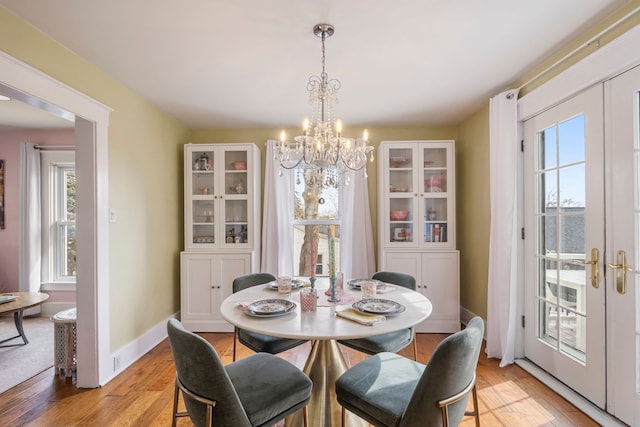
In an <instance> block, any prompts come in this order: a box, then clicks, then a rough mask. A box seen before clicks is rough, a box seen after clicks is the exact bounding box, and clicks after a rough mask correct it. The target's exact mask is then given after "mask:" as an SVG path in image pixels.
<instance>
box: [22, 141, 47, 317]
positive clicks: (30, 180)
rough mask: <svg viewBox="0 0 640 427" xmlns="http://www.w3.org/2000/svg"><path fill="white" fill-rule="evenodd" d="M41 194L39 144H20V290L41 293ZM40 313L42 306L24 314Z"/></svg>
mask: <svg viewBox="0 0 640 427" xmlns="http://www.w3.org/2000/svg"><path fill="white" fill-rule="evenodd" d="M40 199H41V191H40V150H38V149H37V148H36V146H35V144H30V143H26V142H23V143H22V144H20V258H19V272H18V288H19V289H20V291H22V292H38V291H40V285H41V281H42V265H41V264H42V263H41V259H42V251H41V247H42V245H41V242H42V235H41V229H42V218H41V202H40ZM37 313H40V307H36V308H32V309H28V310H25V312H24V315H27V316H28V315H33V314H37Z"/></svg>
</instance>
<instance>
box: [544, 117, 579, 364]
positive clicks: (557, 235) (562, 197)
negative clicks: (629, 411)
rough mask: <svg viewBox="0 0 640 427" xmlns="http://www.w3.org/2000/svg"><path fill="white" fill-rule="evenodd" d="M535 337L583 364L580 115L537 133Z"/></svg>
mask: <svg viewBox="0 0 640 427" xmlns="http://www.w3.org/2000/svg"><path fill="white" fill-rule="evenodd" d="M536 149H537V152H536V156H537V159H538V160H537V162H536V164H537V165H538V169H537V170H536V174H537V176H538V193H537V200H536V203H535V206H537V207H538V213H537V216H538V219H537V224H538V227H539V229H538V233H537V239H538V242H537V245H536V247H537V248H538V254H537V256H538V257H539V258H540V261H539V265H540V266H541V267H540V268H539V272H538V274H539V278H538V314H539V316H540V318H539V321H538V328H539V329H538V337H539V339H541V340H543V341H545V342H546V343H547V344H549V345H551V346H553V347H554V348H556V349H557V350H558V351H560V352H562V353H563V354H566V355H568V356H570V357H572V358H575V359H578V360H580V361H585V359H586V355H585V346H584V344H585V343H584V337H585V334H586V301H585V300H586V292H585V284H586V279H587V278H586V274H587V270H586V269H585V266H584V264H582V263H581V261H584V260H585V252H586V251H585V225H584V224H585V222H584V212H585V207H586V203H585V200H586V199H585V172H584V171H585V169H584V168H585V159H584V156H585V149H584V116H583V115H580V116H577V117H574V118H572V119H570V120H567V121H564V122H561V123H559V124H558V125H556V126H551V127H548V128H546V129H544V130H542V131H540V132H538V134H537V144H536Z"/></svg>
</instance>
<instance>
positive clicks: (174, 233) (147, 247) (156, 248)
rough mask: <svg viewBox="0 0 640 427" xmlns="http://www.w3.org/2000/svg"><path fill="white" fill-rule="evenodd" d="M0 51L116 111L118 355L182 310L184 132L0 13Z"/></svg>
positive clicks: (114, 343)
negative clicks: (144, 334)
mask: <svg viewBox="0 0 640 427" xmlns="http://www.w3.org/2000/svg"><path fill="white" fill-rule="evenodd" d="M0 51H4V52H6V53H7V54H9V55H11V56H13V57H14V58H17V59H18V60H20V61H22V62H24V63H26V64H28V65H30V66H32V67H34V68H36V69H38V70H40V71H42V72H43V73H45V74H48V75H49V76H51V77H53V78H54V79H57V80H59V81H61V82H63V83H65V84H67V85H69V86H71V87H72V88H74V89H76V90H78V91H80V92H82V93H84V94H86V95H88V96H90V97H92V98H94V99H96V100H97V101H99V102H102V103H103V104H105V105H107V106H109V107H111V108H112V109H113V112H112V113H111V116H110V126H109V160H108V161H109V204H110V206H111V207H112V208H114V209H116V210H117V212H118V220H117V222H116V223H114V224H111V226H110V230H109V245H110V251H109V256H110V271H109V274H110V307H111V309H110V316H111V322H110V330H111V336H110V343H111V351H115V350H117V349H119V348H120V347H122V346H124V345H126V344H127V343H129V342H131V341H132V340H134V339H136V338H137V337H139V336H140V335H142V334H143V333H144V332H145V331H147V330H148V329H150V328H151V327H153V326H155V325H156V324H157V323H159V322H160V321H161V320H162V319H164V318H166V317H168V316H169V315H171V314H173V313H175V312H176V311H178V310H179V262H178V253H179V251H180V249H181V248H182V184H181V181H182V180H181V176H182V160H181V159H182V144H183V143H184V142H186V140H187V128H186V127H185V126H183V125H181V124H180V123H179V122H178V121H176V120H175V119H173V118H172V117H170V116H168V115H167V114H165V113H163V112H161V111H159V110H158V109H157V108H155V107H154V106H152V105H151V104H150V103H149V102H147V101H146V100H144V99H143V98H142V97H140V96H139V95H137V94H135V93H134V92H132V91H131V90H129V89H128V88H127V87H125V86H124V85H122V84H120V83H118V82H117V81H115V80H114V79H113V78H111V77H110V76H108V75H107V74H105V73H104V72H102V71H100V70H99V69H97V68H96V67H95V66H93V65H91V64H89V63H88V62H86V61H84V60H83V59H81V58H79V57H78V56H76V55H75V54H73V53H72V52H70V51H69V50H68V49H66V48H64V47H62V46H60V45H59V44H57V43H55V42H54V41H53V40H52V39H50V38H48V37H46V36H45V35H43V34H42V33H41V32H39V31H37V30H35V29H34V28H33V27H31V26H29V25H27V24H25V23H24V21H22V20H20V19H18V18H17V17H15V16H14V15H12V14H10V13H8V12H7V11H6V9H4V8H0ZM1 80H2V76H0V81H1Z"/></svg>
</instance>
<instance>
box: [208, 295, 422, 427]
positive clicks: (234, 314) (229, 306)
mask: <svg viewBox="0 0 640 427" xmlns="http://www.w3.org/2000/svg"><path fill="white" fill-rule="evenodd" d="M319 286H320V287H319ZM319 286H316V288H317V289H318V307H317V308H316V310H315V311H302V310H301V309H300V304H299V295H296V293H297V292H299V291H297V290H293V291H292V293H291V294H285V295H284V296H283V295H282V294H279V293H278V292H277V289H274V288H273V287H272V286H265V285H258V286H254V287H251V288H248V289H245V290H243V291H240V292H237V293H235V294H232V295H230V296H229V297H227V298H226V299H225V300H224V301H223V302H222V304H221V307H220V310H221V314H222V317H223V318H224V319H225V320H226V321H227V322H229V323H231V324H232V325H234V326H236V327H237V328H240V329H245V330H248V331H253V332H258V333H261V334H265V335H272V336H277V337H282V338H293V339H308V340H311V342H312V346H311V352H310V353H309V356H308V358H307V360H306V363H305V366H304V372H305V374H307V375H308V376H309V378H311V380H312V381H313V391H312V394H311V401H310V402H309V408H308V413H309V421H310V425H313V426H340V425H341V422H342V421H341V420H342V415H341V414H342V410H341V407H340V404H339V403H338V402H337V399H336V393H335V382H336V380H337V379H338V378H339V377H340V375H342V373H343V372H345V371H346V370H347V368H348V367H347V363H346V361H345V359H344V356H343V354H342V352H341V351H340V348H339V345H338V342H337V340H347V339H353V338H364V337H368V336H373V335H380V334H384V333H386V332H393V331H398V330H401V329H404V328H408V327H411V326H414V325H416V324H418V323H420V322H422V321H423V320H425V319H426V318H427V317H429V315H430V314H431V310H432V306H431V302H430V301H429V300H428V299H427V298H426V297H425V296H424V295H422V294H421V293H419V292H415V291H412V290H410V289H406V288H404V287H401V286H391V285H385V286H386V288H387V289H386V292H385V293H384V294H379V295H376V298H378V299H386V300H390V301H392V302H394V303H398V304H400V305H401V306H402V307H403V308H404V310H403V311H402V312H400V313H398V314H395V315H385V316H384V320H383V321H380V322H377V323H375V324H374V325H373V326H368V325H365V324H361V323H358V322H356V321H353V320H349V319H345V318H342V317H339V316H337V315H336V311H340V310H344V309H349V308H350V306H351V305H352V304H353V302H354V301H359V300H360V299H361V293H360V291H359V290H358V289H351V288H350V287H349V286H345V289H344V291H343V292H344V293H343V294H342V295H341V301H340V302H328V298H329V297H328V296H326V295H325V290H326V285H325V288H324V289H322V285H319ZM267 299H286V300H289V301H291V302H293V303H295V308H293V309H292V310H291V311H289V312H287V314H284V315H278V316H255V315H249V314H247V313H246V312H245V311H246V309H247V307H248V306H249V305H251V304H255V303H256V302H258V301H262V300H267ZM347 417H348V418H347V425H348V426H350V427H351V426H360V425H362V426H367V425H368V423H366V422H365V421H363V420H362V419H360V418H358V417H356V416H355V415H354V414H351V413H347ZM285 425H286V426H301V425H303V420H302V416H301V413H300V412H298V413H296V414H294V415H292V416H290V417H288V418H287V420H285Z"/></svg>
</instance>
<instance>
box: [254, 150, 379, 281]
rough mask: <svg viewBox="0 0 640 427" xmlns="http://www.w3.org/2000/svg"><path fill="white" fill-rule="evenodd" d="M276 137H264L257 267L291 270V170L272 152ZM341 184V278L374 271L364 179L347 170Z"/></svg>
mask: <svg viewBox="0 0 640 427" xmlns="http://www.w3.org/2000/svg"><path fill="white" fill-rule="evenodd" d="M275 144H276V141H274V140H268V141H267V154H266V166H265V184H264V209H263V223H262V256H261V271H263V272H267V273H271V274H274V275H276V276H278V275H288V276H290V275H292V274H293V271H294V270H293V233H292V228H291V224H292V223H293V202H294V194H293V170H286V169H283V170H282V175H280V164H279V163H278V160H277V159H276V158H274V156H273V150H274V146H275ZM347 175H348V176H349V180H350V183H349V185H347V186H345V187H343V197H342V212H341V214H342V227H341V228H340V238H341V248H340V257H341V258H340V266H341V269H342V272H343V273H344V277H345V278H363V277H371V275H372V274H373V273H374V272H375V256H374V249H373V228H372V224H371V210H370V209H369V189H368V181H367V179H365V178H364V177H363V176H362V171H360V172H355V171H349V172H347Z"/></svg>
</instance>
